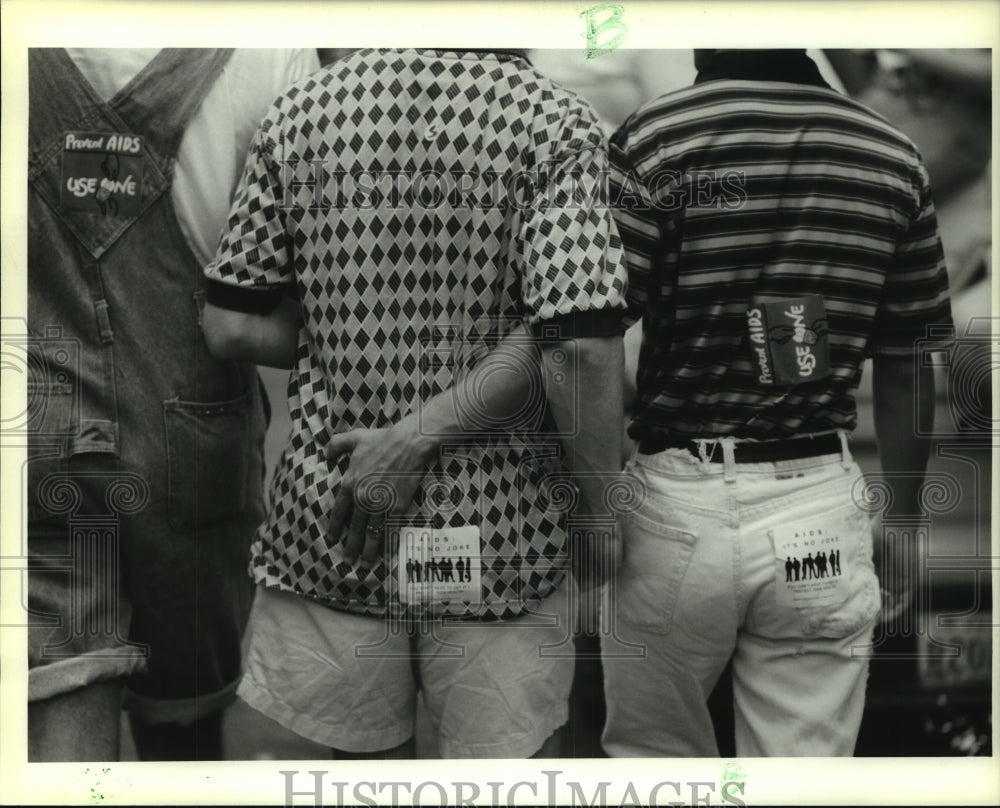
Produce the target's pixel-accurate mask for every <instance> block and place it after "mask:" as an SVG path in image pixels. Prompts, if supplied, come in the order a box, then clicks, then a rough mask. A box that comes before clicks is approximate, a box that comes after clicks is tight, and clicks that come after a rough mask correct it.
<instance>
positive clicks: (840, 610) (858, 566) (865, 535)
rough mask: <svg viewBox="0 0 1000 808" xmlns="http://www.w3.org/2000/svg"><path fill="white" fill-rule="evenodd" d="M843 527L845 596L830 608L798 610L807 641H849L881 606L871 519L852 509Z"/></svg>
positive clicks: (847, 509) (845, 517)
mask: <svg viewBox="0 0 1000 808" xmlns="http://www.w3.org/2000/svg"><path fill="white" fill-rule="evenodd" d="M843 523H844V536H845V550H846V551H847V552H845V553H844V557H843V558H842V560H841V567H842V569H843V572H842V574H843V576H844V583H845V584H846V586H845V591H844V596H843V598H842V599H841V600H840V601H839V602H837V603H834V604H831V605H830V606H825V607H800V608H798V613H799V619H800V621H801V625H802V631H803V633H804V634H805V636H807V637H827V638H830V639H842V638H844V637H850V636H851V635H852V634H855V633H857V632H858V631H860V630H861V629H862V628H864V627H865V625H867V624H868V623H872V622H873V621H874V619H875V616H876V614H878V610H879V607H880V605H881V598H880V595H879V583H878V577H877V576H876V575H875V566H874V564H873V562H872V538H871V522H870V519H869V517H868V515H867V514H866V513H865V512H863V511H861V510H859V509H858V508H857V507H855V506H854V505H851V506H850V507H848V508H846V509H845V511H844V517H843ZM848 565H850V566H848Z"/></svg>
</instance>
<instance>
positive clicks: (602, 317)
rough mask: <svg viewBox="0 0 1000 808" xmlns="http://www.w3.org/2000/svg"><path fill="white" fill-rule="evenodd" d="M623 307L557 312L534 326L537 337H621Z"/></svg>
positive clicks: (622, 332)
mask: <svg viewBox="0 0 1000 808" xmlns="http://www.w3.org/2000/svg"><path fill="white" fill-rule="evenodd" d="M625 315H626V313H625V311H624V310H623V309H596V310H595V309H592V310H588V311H573V312H569V313H568V314H557V315H556V316H555V317H551V318H550V319H548V320H542V321H540V322H537V323H535V324H534V325H533V326H532V332H533V333H534V335H535V339H578V338H584V337H620V336H621V335H622V334H624V333H625Z"/></svg>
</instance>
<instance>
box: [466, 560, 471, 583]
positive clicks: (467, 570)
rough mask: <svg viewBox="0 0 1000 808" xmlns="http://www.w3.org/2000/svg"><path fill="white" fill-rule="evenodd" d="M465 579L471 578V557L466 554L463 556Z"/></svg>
mask: <svg viewBox="0 0 1000 808" xmlns="http://www.w3.org/2000/svg"><path fill="white" fill-rule="evenodd" d="M465 580H466V581H471V580H472V559H471V558H469V557H468V556H466V558H465Z"/></svg>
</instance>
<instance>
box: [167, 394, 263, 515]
mask: <svg viewBox="0 0 1000 808" xmlns="http://www.w3.org/2000/svg"><path fill="white" fill-rule="evenodd" d="M251 401H252V397H251V393H250V392H247V393H245V394H243V395H242V396H240V397H238V398H234V399H231V400H229V401H219V402H212V403H202V402H193V401H182V400H180V399H171V400H170V401H165V402H164V404H163V417H164V426H165V429H166V439H167V440H166V442H167V509H168V516H169V520H170V524H171V526H172V527H174V528H175V529H178V530H184V529H188V528H192V527H194V526H196V525H198V526H203V525H210V524H212V523H215V522H221V521H225V520H227V519H232V518H234V517H236V516H238V515H240V514H241V513H243V512H244V511H245V510H246V509H247V507H248V506H249V504H250V501H251V500H250V488H249V483H250V479H249V471H250V458H251V454H252V447H251V446H250V416H251V412H250V407H251Z"/></svg>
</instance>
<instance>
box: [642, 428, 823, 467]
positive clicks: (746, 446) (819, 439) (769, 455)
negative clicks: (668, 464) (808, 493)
mask: <svg viewBox="0 0 1000 808" xmlns="http://www.w3.org/2000/svg"><path fill="white" fill-rule="evenodd" d="M705 440H707V441H709V442H710V441H713V440H718V438H706V439H705ZM664 449H687V451H688V452H690V453H691V454H692V455H694V456H695V457H699V458H700V457H701V452H700V451H699V443H698V441H693V440H678V439H676V438H668V437H666V436H665V435H654V436H651V437H647V438H642V439H641V440H640V441H639V454H644V455H650V454H656V453H657V452H662V451H663V450H664ZM709 451H710V453H711V454H710V457H709V458H708V459H709V461H710V462H712V463H721V462H722V461H723V455H722V447H721V445H716V446H711V447H710V449H709ZM841 451H842V446H841V444H840V436H839V435H837V434H834V433H827V434H825V435H817V436H816V437H804V438H788V439H787V440H765V441H759V442H743V443H736V444H734V446H733V460H734V461H735V462H737V463H773V462H776V461H778V460H798V459H800V458H803V457H816V456H817V455H826V454H840V452H841Z"/></svg>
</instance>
